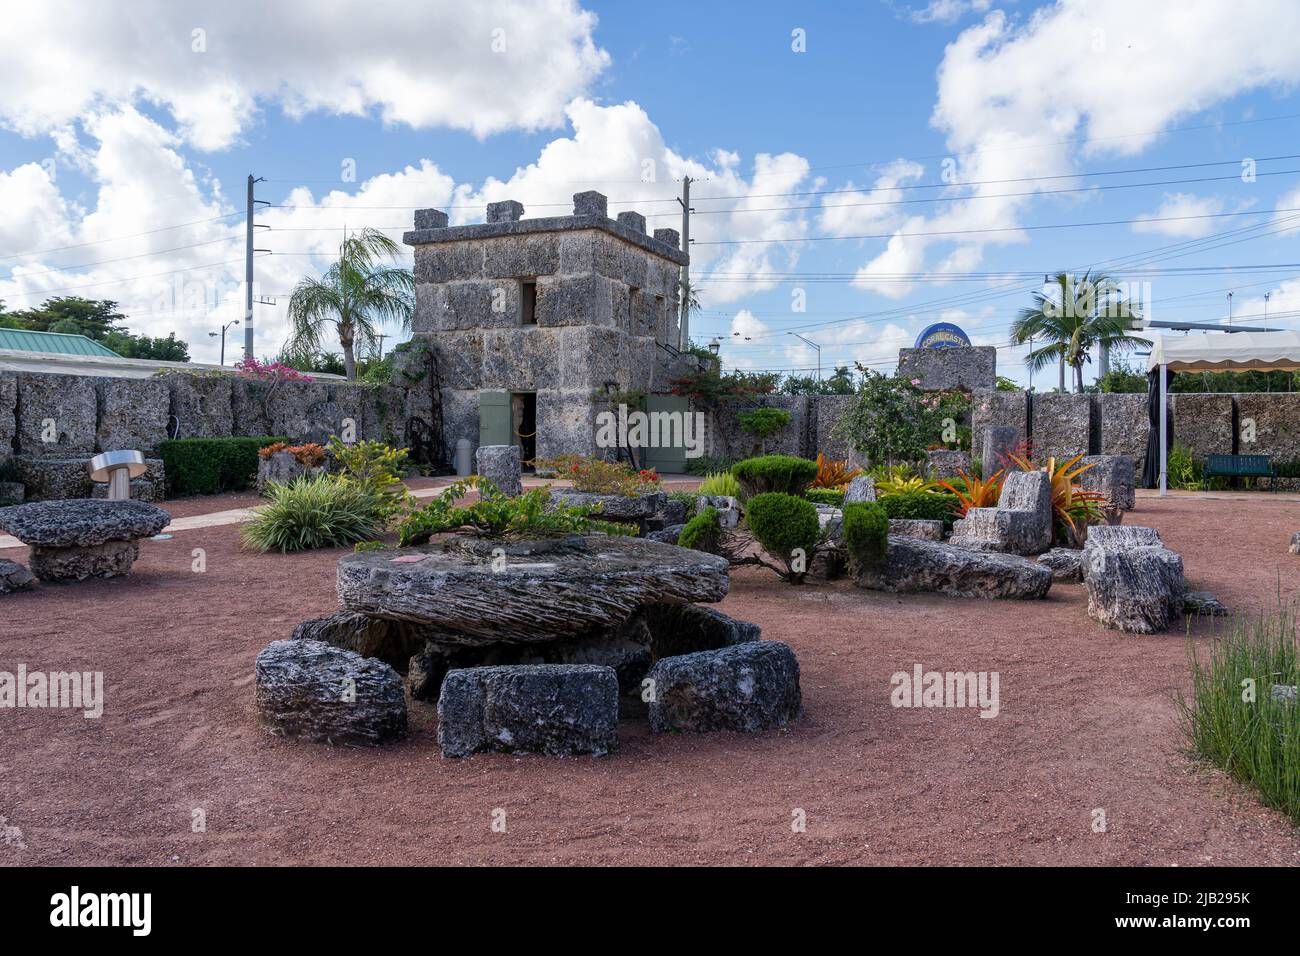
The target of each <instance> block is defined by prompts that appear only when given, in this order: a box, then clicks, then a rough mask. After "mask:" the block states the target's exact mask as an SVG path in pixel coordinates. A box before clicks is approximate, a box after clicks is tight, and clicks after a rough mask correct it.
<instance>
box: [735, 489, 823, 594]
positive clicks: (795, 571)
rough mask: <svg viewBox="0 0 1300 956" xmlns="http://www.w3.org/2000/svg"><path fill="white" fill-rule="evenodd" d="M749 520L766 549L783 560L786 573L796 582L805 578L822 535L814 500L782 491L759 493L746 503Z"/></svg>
mask: <svg viewBox="0 0 1300 956" xmlns="http://www.w3.org/2000/svg"><path fill="white" fill-rule="evenodd" d="M745 524H746V525H747V526H748V527H749V530H750V533H751V534H753V536H754V540H755V541H757V542H758V543H759V545H760V546H762V548H763V550H764V551H766V552H767V553H768V554H769V555H771V556H772V557H773V558H774V559H775V560H777V561H778V562H780V563H781V565H782V567H783V568H784V569H785V573H783V574H782V575H781V576H782V577H784V578H785V579H786V580H787V581H791V582H794V583H797V582H799V581H801V580H803V576H804V574H805V573H806V571H807V569H808V565H809V564H811V563H812V558H813V549H814V548H816V547H817V541H818V539H819V538H820V537H821V524H820V522H819V521H818V520H817V508H816V506H815V505H813V503H812V502H811V501H807V500H805V499H803V498H797V497H795V496H794V495H787V494H782V493H781V492H779V491H769V492H764V493H762V494H758V495H755V496H754V497H752V498H750V499H749V501H748V502H747V503H746V504H745Z"/></svg>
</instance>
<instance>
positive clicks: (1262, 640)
mask: <svg viewBox="0 0 1300 956" xmlns="http://www.w3.org/2000/svg"><path fill="white" fill-rule="evenodd" d="M1188 657H1189V659H1190V661H1191V666H1192V697H1191V701H1190V702H1189V701H1188V700H1186V699H1185V697H1184V696H1183V694H1182V693H1181V692H1180V693H1178V695H1177V697H1176V704H1177V707H1178V711H1179V724H1180V727H1181V729H1182V731H1183V734H1184V736H1185V737H1186V739H1187V741H1188V743H1189V744H1190V745H1191V747H1192V749H1193V750H1194V751H1195V752H1196V753H1197V754H1199V755H1200V756H1201V757H1203V758H1204V759H1205V760H1207V761H1208V762H1210V763H1212V764H1214V765H1215V766H1217V767H1219V768H1220V769H1222V770H1223V771H1224V772H1225V773H1227V774H1228V776H1230V777H1232V778H1233V779H1234V780H1237V781H1240V782H1242V783H1246V784H1249V785H1250V786H1252V787H1254V788H1255V789H1256V790H1257V791H1258V792H1259V795H1260V799H1261V800H1262V801H1263V802H1264V804H1265V805H1267V806H1270V807H1274V808H1276V809H1278V810H1280V811H1282V812H1283V813H1285V814H1286V815H1287V816H1289V817H1290V818H1291V820H1292V822H1294V823H1296V824H1300V703H1297V702H1296V701H1294V700H1286V699H1281V698H1277V697H1274V696H1273V693H1272V689H1273V687H1274V686H1276V685H1279V684H1281V685H1291V686H1296V685H1298V684H1300V653H1297V642H1296V619H1295V612H1294V609H1293V608H1291V607H1286V606H1284V607H1280V608H1278V609H1277V610H1276V611H1273V612H1271V613H1269V614H1264V615H1261V616H1260V617H1259V618H1258V619H1257V620H1255V621H1249V622H1248V621H1244V620H1239V621H1238V622H1237V623H1236V624H1235V625H1234V626H1233V629H1232V631H1231V633H1230V634H1227V635H1225V636H1223V637H1221V638H1219V639H1217V640H1215V641H1213V642H1211V643H1210V645H1209V647H1208V649H1207V650H1206V651H1205V652H1204V653H1201V652H1199V651H1198V650H1197V647H1196V644H1195V643H1194V642H1193V641H1192V640H1191V639H1190V638H1189V639H1188Z"/></svg>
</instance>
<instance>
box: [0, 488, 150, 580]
mask: <svg viewBox="0 0 1300 956" xmlns="http://www.w3.org/2000/svg"><path fill="white" fill-rule="evenodd" d="M170 521H171V515H169V514H168V513H167V512H166V511H163V510H162V509H161V508H155V507H154V506H153V505H150V504H145V503H144V502H143V501H111V500H107V499H103V498H71V499H68V500H66V501H36V502H32V503H30V504H25V505H14V506H13V507H10V508H0V530H4V531H7V532H8V533H9V534H11V535H13V536H14V537H15V538H17V539H18V540H19V541H21V542H23V544H25V545H27V546H28V547H29V548H30V549H31V554H30V560H29V561H28V565H29V566H30V568H31V571H32V573H33V574H35V575H36V576H37V577H38V578H40V579H41V580H42V581H81V580H84V579H85V578H89V577H98V578H112V577H118V576H120V575H123V574H127V573H129V572H130V570H131V565H133V564H134V563H135V559H136V558H137V557H139V555H140V546H139V545H138V544H137V543H136V542H137V541H138V540H139V539H140V538H149V537H152V536H153V535H155V534H157V533H158V532H159V531H161V530H162V529H163V528H165V527H166V526H167V524H168V522H170Z"/></svg>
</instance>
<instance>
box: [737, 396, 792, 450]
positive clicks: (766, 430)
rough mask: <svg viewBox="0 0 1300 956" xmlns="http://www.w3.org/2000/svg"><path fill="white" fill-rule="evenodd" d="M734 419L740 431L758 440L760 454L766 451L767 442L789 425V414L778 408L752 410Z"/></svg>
mask: <svg viewBox="0 0 1300 956" xmlns="http://www.w3.org/2000/svg"><path fill="white" fill-rule="evenodd" d="M736 417H737V420H738V421H739V422H740V429H741V431H743V432H744V433H745V434H747V435H753V436H754V438H756V439H758V447H759V453H760V454H763V453H765V452H766V451H767V440H768V439H769V438H771V437H772V436H773V435H775V434H776V433H777V432H779V431H780V430H781V429H783V428H785V427H787V426H788V425H789V424H790V413H789V412H787V411H785V410H784V409H780V408H766V407H765V408H754V409H751V410H750V411H747V412H741V413H740V414H739V415H738V416H736Z"/></svg>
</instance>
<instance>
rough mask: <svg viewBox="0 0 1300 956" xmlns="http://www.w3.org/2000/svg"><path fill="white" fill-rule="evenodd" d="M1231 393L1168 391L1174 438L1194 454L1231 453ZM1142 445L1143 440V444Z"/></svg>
mask: <svg viewBox="0 0 1300 956" xmlns="http://www.w3.org/2000/svg"><path fill="white" fill-rule="evenodd" d="M1234 397H1235V396H1233V395H1230V394H1227V393H1210V392H1205V393H1201V392H1176V393H1174V394H1171V395H1170V396H1169V414H1170V426H1171V427H1172V428H1173V433H1174V441H1175V442H1177V443H1178V444H1180V445H1183V446H1185V447H1186V448H1187V449H1188V450H1189V451H1191V453H1192V457H1193V458H1204V457H1205V456H1206V455H1231V454H1232V453H1233V451H1234V447H1233V435H1232V422H1233V414H1234V409H1233V406H1234V404H1235V402H1234V401H1233V399H1234ZM1142 402H1143V404H1144V405H1145V404H1146V396H1143V398H1142ZM1247 404H1249V403H1247ZM1145 447H1146V446H1145V444H1144V445H1143V448H1144V449H1145ZM1243 451H1244V449H1243Z"/></svg>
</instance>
